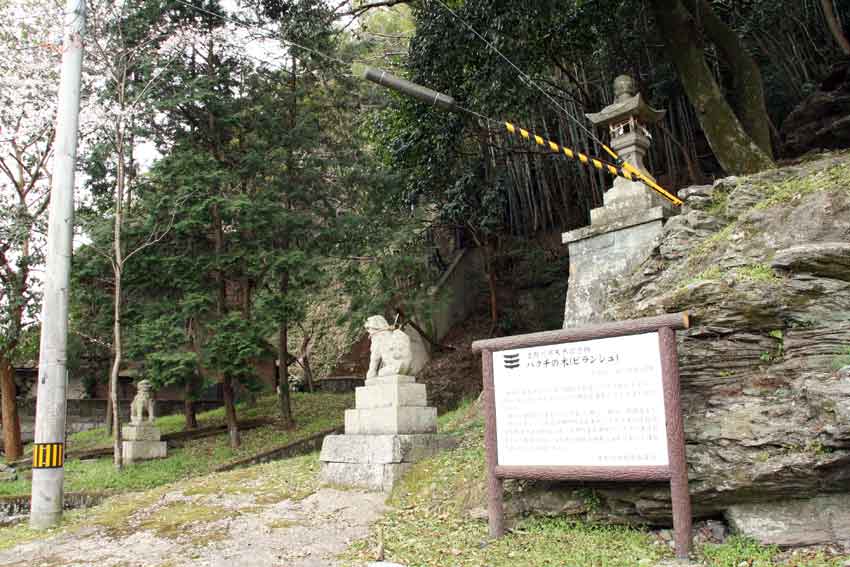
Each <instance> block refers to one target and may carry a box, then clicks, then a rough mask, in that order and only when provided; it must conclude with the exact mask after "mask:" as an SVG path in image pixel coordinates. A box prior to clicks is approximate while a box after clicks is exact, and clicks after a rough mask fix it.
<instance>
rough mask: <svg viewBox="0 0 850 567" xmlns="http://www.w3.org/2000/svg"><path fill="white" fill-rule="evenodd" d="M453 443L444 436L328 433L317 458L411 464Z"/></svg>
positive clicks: (344, 461) (341, 461)
mask: <svg viewBox="0 0 850 567" xmlns="http://www.w3.org/2000/svg"><path fill="white" fill-rule="evenodd" d="M456 444H457V442H456V440H455V439H454V438H453V437H449V436H447V435H433V434H425V435H328V436H327V437H325V440H324V442H323V443H322V453H321V456H320V457H319V458H320V459H321V460H322V461H325V462H336V463H361V464H389V463H402V462H404V463H415V462H416V461H420V460H422V459H425V458H427V457H430V456H432V455H435V454H437V453H438V452H439V451H442V450H444V449H451V448H453V447H454V446H455V445H456Z"/></svg>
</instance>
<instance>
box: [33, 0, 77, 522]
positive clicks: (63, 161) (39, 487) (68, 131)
mask: <svg viewBox="0 0 850 567" xmlns="http://www.w3.org/2000/svg"><path fill="white" fill-rule="evenodd" d="M64 14H65V18H64V34H63V41H62V75H61V79H60V82H59V111H58V114H57V117H56V149H55V155H54V169H53V183H52V186H51V188H50V215H49V220H48V227H47V277H46V279H45V282H44V301H43V303H42V309H41V343H40V350H39V360H38V390H37V400H36V410H35V443H34V444H33V468H32V503H31V506H30V526H31V527H32V528H35V529H47V528H50V527H53V526H55V525H57V524H58V523H59V520H61V519H62V502H63V482H64V479H65V468H64V463H65V389H66V386H67V380H68V371H67V352H68V291H69V287H70V281H71V252H72V241H73V237H74V168H75V166H76V163H75V162H76V159H77V136H78V131H79V115H80V82H81V81H80V79H81V74H82V64H83V33H84V31H85V23H86V2H85V0H66V3H65V12H64Z"/></svg>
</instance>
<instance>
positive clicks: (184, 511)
mask: <svg viewBox="0 0 850 567" xmlns="http://www.w3.org/2000/svg"><path fill="white" fill-rule="evenodd" d="M238 515H239V513H238V512H236V511H234V510H230V509H228V508H223V507H220V506H212V505H210V504H208V503H204V504H203V505H199V504H198V503H197V502H192V501H179V502H173V503H171V504H169V505H168V506H163V507H161V508H157V509H156V510H155V512H154V513H153V514H151V515H150V516H148V517H146V518H145V519H144V520H142V521H141V522H139V523H138V524H136V525H135V526H133V528H134V531H135V530H136V529H138V530H149V531H152V532H154V533H155V534H156V535H157V536H159V537H162V538H167V539H179V538H180V536H183V535H184V534H186V532H187V530H188V529H191V528H192V526H193V525H197V524H210V523H212V522H216V521H218V520H223V519H225V518H233V517H235V516H238Z"/></svg>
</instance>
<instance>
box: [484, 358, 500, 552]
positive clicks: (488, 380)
mask: <svg viewBox="0 0 850 567" xmlns="http://www.w3.org/2000/svg"><path fill="white" fill-rule="evenodd" d="M481 364H482V366H483V368H482V370H483V375H484V420H485V422H484V449H485V453H486V455H487V515H488V517H489V520H490V537H491V538H494V539H495V538H500V537H502V536H503V535H505V507H504V502H503V498H504V495H503V492H502V479H501V478H498V477H497V476H496V466H497V465H498V463H499V456H498V446H497V444H496V390H495V388H494V387H493V353H492V352H490V351H486V350H485V351H484V352H483V353H482V356H481Z"/></svg>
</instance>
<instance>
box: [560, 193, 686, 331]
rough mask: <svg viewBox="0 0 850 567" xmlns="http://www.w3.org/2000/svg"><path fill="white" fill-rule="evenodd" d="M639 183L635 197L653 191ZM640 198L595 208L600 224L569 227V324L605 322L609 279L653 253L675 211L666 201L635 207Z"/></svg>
mask: <svg viewBox="0 0 850 567" xmlns="http://www.w3.org/2000/svg"><path fill="white" fill-rule="evenodd" d="M635 189H636V191H635V195H636V198H635V199H634V201H636V202H641V201H643V200H645V199H646V196H647V195H650V194H649V191H647V189H646V188H645V187H640V188H635ZM637 189H639V191H637ZM611 191H613V189H612V190H611ZM609 193H610V191H609ZM638 195H639V197H637V196H638ZM625 201H626V203H629V201H630V200H629V199H626V200H625ZM635 204H636V203H629V204H628V205H624V206H622V207H612V208H610V209H609V208H608V206H607V205H606V206H605V207H601V208H600V209H596V211H599V212H598V213H597V214H596V216H595V218H596V220H597V224H591V226H589V227H585V228H580V229H578V230H574V231H571V232H567V233H564V235H563V237H562V240H563V242H564V244H567V245H568V246H569V250H570V283H569V287H568V289H567V302H566V306H565V308H564V328H565V329H567V328H570V327H579V326H582V325H587V324H592V323H601V322H603V317H602V313H603V312H604V310H605V307H606V306H607V304H608V284H609V283H610V282H613V281H617V280H619V279H622V278H623V277H626V276H628V275H629V274H631V273H632V272H634V270H635V269H636V268H637V267H638V266H640V265H641V264H642V263H643V262H644V261H645V260H646V259H647V258H649V256H650V255H651V254H652V250H653V249H654V248H655V246H656V243H657V240H658V238H659V237H660V236H661V231H662V229H663V227H664V221H665V220H666V219H667V218H668V217H670V216H671V215H672V214H674V213H673V211H672V210H671V209H670V208H669V207H667V206H663V205H659V206H654V207H651V208H646V209H640V208H637V209H635V208H632V207H633V206H635ZM618 213H619V214H618ZM600 221H601V222H600Z"/></svg>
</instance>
